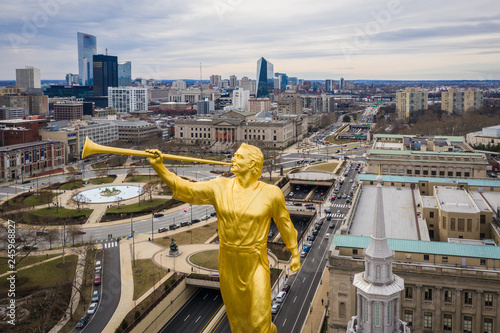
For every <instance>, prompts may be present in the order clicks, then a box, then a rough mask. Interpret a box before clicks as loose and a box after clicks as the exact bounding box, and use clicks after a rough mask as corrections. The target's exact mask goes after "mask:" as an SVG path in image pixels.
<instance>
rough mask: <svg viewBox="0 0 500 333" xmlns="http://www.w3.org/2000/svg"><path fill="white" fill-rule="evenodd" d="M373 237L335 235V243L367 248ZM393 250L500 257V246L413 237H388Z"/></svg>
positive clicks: (342, 245) (475, 256)
mask: <svg viewBox="0 0 500 333" xmlns="http://www.w3.org/2000/svg"><path fill="white" fill-rule="evenodd" d="M370 241H371V237H366V236H351V235H335V236H334V237H333V245H334V246H339V247H350V248H360V249H366V248H367V247H368V245H370ZM387 242H388V243H389V247H390V248H391V250H393V251H396V252H407V253H425V254H435V255H445V256H456V257H472V258H484V259H500V246H489V245H471V244H458V243H445V242H428V241H419V240H411V239H394V238H388V239H387Z"/></svg>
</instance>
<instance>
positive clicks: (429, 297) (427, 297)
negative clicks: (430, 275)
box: [424, 288, 432, 301]
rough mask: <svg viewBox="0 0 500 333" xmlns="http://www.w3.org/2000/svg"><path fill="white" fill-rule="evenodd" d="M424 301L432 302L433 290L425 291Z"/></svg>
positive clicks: (427, 289)
mask: <svg viewBox="0 0 500 333" xmlns="http://www.w3.org/2000/svg"><path fill="white" fill-rule="evenodd" d="M424 300H426V301H432V288H425V289H424Z"/></svg>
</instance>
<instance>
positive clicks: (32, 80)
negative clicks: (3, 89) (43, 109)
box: [16, 66, 42, 89]
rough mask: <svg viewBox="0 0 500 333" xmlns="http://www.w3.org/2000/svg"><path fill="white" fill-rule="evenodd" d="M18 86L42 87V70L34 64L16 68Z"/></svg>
mask: <svg viewBox="0 0 500 333" xmlns="http://www.w3.org/2000/svg"><path fill="white" fill-rule="evenodd" d="M16 86H17V87H18V88H24V89H33V88H38V89H40V88H41V87H42V84H41V80H40V70H39V69H38V68H34V67H32V66H26V67H25V68H21V69H16Z"/></svg>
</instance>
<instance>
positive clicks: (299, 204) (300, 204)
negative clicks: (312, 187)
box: [293, 202, 302, 206]
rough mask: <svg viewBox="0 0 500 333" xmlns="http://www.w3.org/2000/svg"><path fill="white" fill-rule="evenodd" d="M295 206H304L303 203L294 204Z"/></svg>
mask: <svg viewBox="0 0 500 333" xmlns="http://www.w3.org/2000/svg"><path fill="white" fill-rule="evenodd" d="M293 205H294V206H302V202H294V203H293Z"/></svg>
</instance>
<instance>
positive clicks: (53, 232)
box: [43, 229, 61, 250]
mask: <svg viewBox="0 0 500 333" xmlns="http://www.w3.org/2000/svg"><path fill="white" fill-rule="evenodd" d="M45 231H46V232H47V233H46V234H44V235H43V237H44V238H45V239H46V240H47V242H49V250H51V249H52V243H54V242H56V241H58V240H59V239H60V238H61V233H60V232H59V230H57V229H49V230H45Z"/></svg>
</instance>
